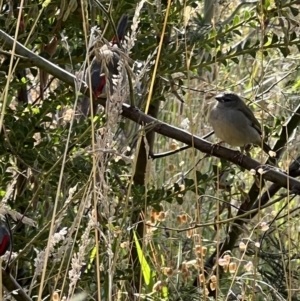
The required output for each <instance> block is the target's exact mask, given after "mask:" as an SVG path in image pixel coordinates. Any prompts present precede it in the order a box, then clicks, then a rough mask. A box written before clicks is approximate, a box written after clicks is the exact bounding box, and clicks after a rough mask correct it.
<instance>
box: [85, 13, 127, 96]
mask: <svg viewBox="0 0 300 301" xmlns="http://www.w3.org/2000/svg"><path fill="white" fill-rule="evenodd" d="M127 22H128V16H127V15H123V16H122V17H121V19H120V21H119V23H118V26H117V34H118V40H119V41H121V40H122V39H123V38H124V35H125V30H126V27H127ZM94 54H95V56H94V58H93V60H92V62H91V65H90V66H89V67H88V68H87V70H86V73H85V81H86V82H87V83H88V84H89V86H90V87H91V88H92V91H93V95H94V97H95V98H98V97H99V96H102V97H107V91H106V90H107V87H108V86H109V89H110V94H112V93H113V88H114V84H113V79H115V78H118V77H119V76H122V77H123V78H125V79H126V70H125V68H124V66H120V59H121V55H120V48H118V45H117V38H116V37H114V38H113V39H112V40H111V42H110V43H109V45H103V46H102V47H100V48H98V49H97V48H96V47H94ZM119 69H122V70H121V71H120V70H119ZM120 72H122V74H120ZM90 80H91V82H90Z"/></svg>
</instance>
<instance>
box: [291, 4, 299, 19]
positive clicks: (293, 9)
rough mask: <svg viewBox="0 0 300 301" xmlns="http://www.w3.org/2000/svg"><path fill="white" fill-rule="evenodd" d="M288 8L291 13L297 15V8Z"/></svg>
mask: <svg viewBox="0 0 300 301" xmlns="http://www.w3.org/2000/svg"><path fill="white" fill-rule="evenodd" d="M290 10H291V13H292V14H293V16H294V17H296V16H298V14H299V9H298V8H296V7H293V6H291V7H290Z"/></svg>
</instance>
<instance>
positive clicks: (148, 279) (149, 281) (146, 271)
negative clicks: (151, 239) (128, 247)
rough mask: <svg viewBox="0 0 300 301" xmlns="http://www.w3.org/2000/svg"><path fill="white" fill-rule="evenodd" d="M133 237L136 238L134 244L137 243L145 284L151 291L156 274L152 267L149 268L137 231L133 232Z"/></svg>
mask: <svg viewBox="0 0 300 301" xmlns="http://www.w3.org/2000/svg"><path fill="white" fill-rule="evenodd" d="M133 237H134V242H135V246H136V249H137V253H138V257H139V261H140V264H141V268H142V273H143V277H144V280H145V283H146V285H147V286H148V289H149V290H151V289H152V287H153V283H154V281H153V279H154V277H155V275H156V273H155V272H154V271H152V270H151V269H150V266H149V264H148V262H147V260H146V258H145V256H144V253H143V250H142V248H141V245H140V243H139V240H138V238H137V236H136V233H135V231H133Z"/></svg>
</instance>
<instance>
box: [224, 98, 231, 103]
mask: <svg viewBox="0 0 300 301" xmlns="http://www.w3.org/2000/svg"><path fill="white" fill-rule="evenodd" d="M231 100H232V99H231V98H230V97H224V98H223V101H224V102H228V101H231Z"/></svg>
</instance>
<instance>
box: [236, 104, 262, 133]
mask: <svg viewBox="0 0 300 301" xmlns="http://www.w3.org/2000/svg"><path fill="white" fill-rule="evenodd" d="M238 110H239V111H240V112H242V113H243V114H244V115H245V116H246V117H247V118H248V119H249V120H250V121H251V123H252V126H253V127H254V128H255V129H256V130H257V131H258V133H259V134H260V135H261V134H262V132H261V126H260V123H259V122H258V120H257V119H256V118H255V116H254V114H253V112H252V111H251V110H250V109H249V108H248V107H247V106H246V105H244V106H243V107H242V108H238Z"/></svg>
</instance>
